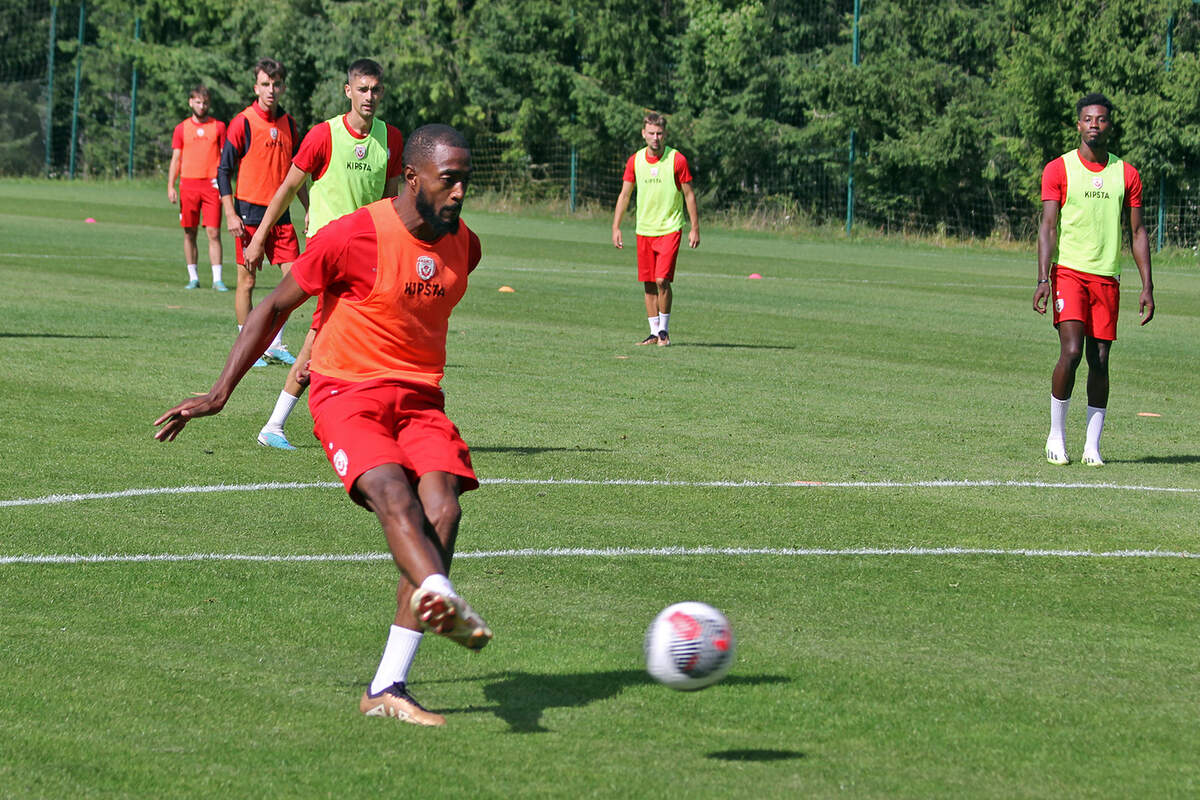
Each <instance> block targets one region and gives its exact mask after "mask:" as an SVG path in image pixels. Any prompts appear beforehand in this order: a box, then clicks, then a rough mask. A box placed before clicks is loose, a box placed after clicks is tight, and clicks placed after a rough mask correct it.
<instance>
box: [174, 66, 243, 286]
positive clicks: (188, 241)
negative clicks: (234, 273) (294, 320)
mask: <svg viewBox="0 0 1200 800" xmlns="http://www.w3.org/2000/svg"><path fill="white" fill-rule="evenodd" d="M209 99H210V98H209V93H208V88H207V87H205V86H196V87H195V88H194V89H192V91H191V93H190V94H189V95H188V106H189V107H190V108H191V109H192V115H191V116H190V117H188V118H187V119H185V120H184V121H183V122H181V123H179V124H178V125H176V126H175V132H174V134H173V135H172V137H171V166H170V167H169V168H168V169H167V200H168V202H170V203H171V204H172V205H174V204H175V203H178V204H179V224H180V225H181V226H182V227H183V260H184V263H185V264H186V265H187V271H188V283H187V286H185V287H184V288H185V289H198V288H199V287H200V274H199V271H198V268H199V260H200V253H199V251H198V249H197V247H196V232H197V229H198V228H199V226H200V223H201V222H203V223H204V232H205V233H207V234H208V261H209V263H210V264H211V265H212V287H213V288H214V289H216V290H217V291H218V292H227V291H229V289H228V288H226V286H225V283H224V282H223V281H222V280H221V258H222V253H221V228H220V227H219V225H220V221H221V196H220V194H219V193H218V192H217V166H218V165H219V164H220V163H221V148H222V147H224V145H225V123H224V122H221V121H220V120H219V119H213V118H212V117H210V116H208V107H209ZM176 179H178V180H179V191H178V192H176V191H175V181H176Z"/></svg>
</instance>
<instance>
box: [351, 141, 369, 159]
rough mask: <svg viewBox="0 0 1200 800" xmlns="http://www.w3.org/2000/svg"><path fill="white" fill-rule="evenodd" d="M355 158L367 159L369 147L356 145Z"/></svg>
mask: <svg viewBox="0 0 1200 800" xmlns="http://www.w3.org/2000/svg"><path fill="white" fill-rule="evenodd" d="M354 157H355V158H357V159H363V158H366V157H367V146H366V145H365V144H356V145H354Z"/></svg>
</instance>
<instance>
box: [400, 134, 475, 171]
mask: <svg viewBox="0 0 1200 800" xmlns="http://www.w3.org/2000/svg"><path fill="white" fill-rule="evenodd" d="M439 144H444V145H446V146H447V147H454V148H459V149H462V150H469V149H470V148H469V147H468V146H467V139H466V137H465V136H463V135H462V134H461V133H459V132H458V131H457V130H455V129H454V128H451V127H450V126H449V125H441V124H436V123H435V124H433V125H422V126H421V127H420V128H417V129H416V130H415V131H413V132H412V133H411V134H409V136H408V140H407V141H406V142H405V143H404V155H403V157H402V159H401V160H402V161H403V163H404V166H406V167H410V166H411V167H420V166H421V165H423V164H427V163H429V162H430V161H431V160H432V159H433V152H434V150H435V149H437V146H438V145H439Z"/></svg>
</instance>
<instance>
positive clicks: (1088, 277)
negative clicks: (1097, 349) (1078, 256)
mask: <svg viewBox="0 0 1200 800" xmlns="http://www.w3.org/2000/svg"><path fill="white" fill-rule="evenodd" d="M1050 293H1051V295H1053V297H1054V326H1055V327H1058V323H1060V322H1064V321H1066V322H1070V321H1078V322H1082V323H1083V333H1084V335H1085V336H1090V337H1091V338H1093V339H1102V340H1105V341H1109V342H1112V341H1116V338H1117V312H1118V310H1120V307H1121V283H1120V281H1118V280H1117V279H1116V278H1111V277H1108V276H1106V275H1092V274H1091V273H1089V272H1080V271H1078V270H1074V269H1070V268H1069V267H1063V266H1059V265H1058V264H1055V265H1054V266H1052V267H1051V268H1050Z"/></svg>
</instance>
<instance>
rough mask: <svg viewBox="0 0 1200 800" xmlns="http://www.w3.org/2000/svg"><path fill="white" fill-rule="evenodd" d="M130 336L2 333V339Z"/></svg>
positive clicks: (121, 337)
mask: <svg viewBox="0 0 1200 800" xmlns="http://www.w3.org/2000/svg"><path fill="white" fill-rule="evenodd" d="M128 338H129V337H128V336H107V335H106V336H88V335H85V334H81V333H14V332H11V331H0V339H128Z"/></svg>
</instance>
